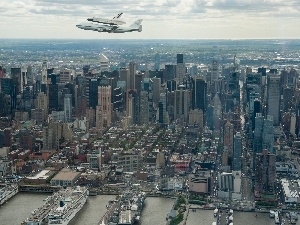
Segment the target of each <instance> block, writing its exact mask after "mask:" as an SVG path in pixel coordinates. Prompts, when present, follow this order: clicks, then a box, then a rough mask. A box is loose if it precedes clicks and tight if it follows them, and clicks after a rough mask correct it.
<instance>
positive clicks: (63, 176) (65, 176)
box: [52, 168, 81, 181]
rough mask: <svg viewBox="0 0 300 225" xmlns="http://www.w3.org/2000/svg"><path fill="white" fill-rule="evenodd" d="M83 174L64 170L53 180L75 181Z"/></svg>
mask: <svg viewBox="0 0 300 225" xmlns="http://www.w3.org/2000/svg"><path fill="white" fill-rule="evenodd" d="M80 174H81V173H80V172H75V171H73V170H70V169H67V168H64V169H62V170H61V171H59V173H58V174H56V175H55V177H53V179H52V180H70V181H71V180H74V179H76V178H77V177H78V176H79V175H80Z"/></svg>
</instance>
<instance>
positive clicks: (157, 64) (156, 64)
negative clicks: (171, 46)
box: [154, 53, 160, 70]
mask: <svg viewBox="0 0 300 225" xmlns="http://www.w3.org/2000/svg"><path fill="white" fill-rule="evenodd" d="M159 69H160V56H159V54H158V53H156V54H155V59H154V70H159Z"/></svg>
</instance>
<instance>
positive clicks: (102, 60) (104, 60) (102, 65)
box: [100, 53, 109, 72]
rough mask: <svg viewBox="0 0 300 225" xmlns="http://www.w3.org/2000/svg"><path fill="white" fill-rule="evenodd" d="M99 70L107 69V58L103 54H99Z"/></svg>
mask: <svg viewBox="0 0 300 225" xmlns="http://www.w3.org/2000/svg"><path fill="white" fill-rule="evenodd" d="M100 70H101V72H104V71H109V60H108V58H107V57H106V56H105V55H104V54H102V53H101V54H100Z"/></svg>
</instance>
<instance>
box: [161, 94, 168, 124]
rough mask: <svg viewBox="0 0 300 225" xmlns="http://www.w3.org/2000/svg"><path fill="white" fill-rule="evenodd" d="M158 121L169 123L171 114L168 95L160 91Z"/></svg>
mask: <svg viewBox="0 0 300 225" xmlns="http://www.w3.org/2000/svg"><path fill="white" fill-rule="evenodd" d="M158 123H160V124H168V123H169V115H168V112H167V95H166V93H160V96H159V103H158Z"/></svg>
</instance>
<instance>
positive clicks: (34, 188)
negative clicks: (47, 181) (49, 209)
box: [19, 184, 61, 193]
mask: <svg viewBox="0 0 300 225" xmlns="http://www.w3.org/2000/svg"><path fill="white" fill-rule="evenodd" d="M60 189H61V187H59V186H49V185H29V184H21V185H19V191H20V192H36V193H53V192H56V191H59V190H60Z"/></svg>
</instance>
